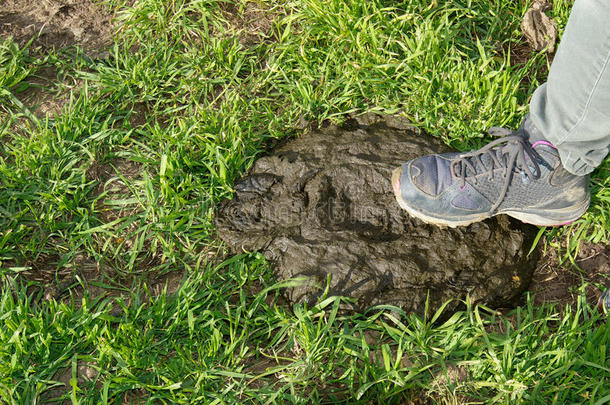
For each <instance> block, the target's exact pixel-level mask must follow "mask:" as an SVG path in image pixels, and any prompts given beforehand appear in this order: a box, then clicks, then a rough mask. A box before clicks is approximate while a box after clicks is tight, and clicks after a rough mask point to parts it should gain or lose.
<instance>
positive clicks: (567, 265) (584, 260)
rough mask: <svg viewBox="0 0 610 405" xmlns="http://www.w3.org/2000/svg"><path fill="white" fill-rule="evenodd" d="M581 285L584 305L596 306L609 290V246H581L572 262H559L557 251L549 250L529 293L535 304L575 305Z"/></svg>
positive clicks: (585, 244)
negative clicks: (586, 303)
mask: <svg viewBox="0 0 610 405" xmlns="http://www.w3.org/2000/svg"><path fill="white" fill-rule="evenodd" d="M581 286H584V293H585V295H586V297H587V302H589V303H595V302H597V301H598V300H599V298H600V296H601V294H602V293H603V292H604V290H605V289H606V288H610V245H605V244H593V243H582V245H581V248H580V250H579V253H578V255H577V256H576V258H574V261H573V262H572V261H569V260H564V261H563V263H561V262H560V257H559V255H558V252H557V249H553V248H550V249H548V250H547V251H546V252H545V254H544V256H543V259H542V260H541V261H540V263H539V265H538V267H537V268H536V271H535V272H534V276H533V278H532V283H531V284H530V287H529V291H530V292H532V294H533V298H534V304H536V305H542V304H544V303H555V304H557V305H558V306H559V307H560V308H561V307H564V306H565V305H566V304H567V305H574V304H576V302H577V300H578V297H579V296H580V295H581V291H580V287H581Z"/></svg>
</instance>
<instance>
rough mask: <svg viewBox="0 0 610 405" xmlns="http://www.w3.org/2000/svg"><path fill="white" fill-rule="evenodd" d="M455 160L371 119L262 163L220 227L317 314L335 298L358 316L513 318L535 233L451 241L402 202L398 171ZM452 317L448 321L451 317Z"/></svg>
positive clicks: (489, 231)
mask: <svg viewBox="0 0 610 405" xmlns="http://www.w3.org/2000/svg"><path fill="white" fill-rule="evenodd" d="M446 151H448V149H447V147H446V146H444V145H442V144H441V143H440V142H439V141H438V140H437V139H434V138H431V137H429V136H427V135H424V134H419V133H416V132H415V131H414V130H412V129H410V128H409V127H408V126H407V125H404V124H402V123H400V122H399V121H397V120H396V119H393V118H384V117H381V116H375V115H366V116H363V117H360V118H358V119H357V120H356V119H352V120H350V121H348V122H347V123H346V124H345V125H344V126H343V127H335V126H330V127H326V128H324V129H320V130H318V131H316V132H314V133H312V134H309V135H305V136H303V137H301V138H298V139H295V140H293V141H291V142H288V143H287V144H285V145H284V146H282V147H279V148H277V149H276V150H273V151H271V152H270V153H269V154H268V155H267V156H264V157H262V158H260V159H259V160H258V161H257V162H256V163H255V164H254V166H253V167H252V169H251V170H250V172H249V173H248V174H247V175H246V176H245V177H244V178H242V179H241V180H240V181H239V182H238V183H237V184H235V194H234V196H233V199H232V200H227V201H224V202H223V203H222V204H221V205H220V207H219V208H218V212H217V216H216V219H215V222H216V226H217V231H218V235H219V236H220V237H221V238H222V239H223V240H224V241H225V242H226V243H227V244H228V245H229V246H230V247H231V248H232V249H233V250H234V251H235V252H242V251H243V250H247V251H253V250H259V251H261V252H263V253H264V255H265V256H266V257H267V259H268V260H270V262H271V264H272V266H273V268H274V272H275V274H276V275H277V278H278V279H280V280H283V279H289V278H293V277H300V276H307V277H309V278H310V280H311V282H309V283H306V284H305V285H302V286H298V287H294V288H290V289H288V290H287V291H286V295H287V297H288V299H289V300H290V301H292V302H302V301H305V302H308V303H309V304H312V303H315V301H316V299H318V298H319V297H320V296H321V294H322V292H323V290H324V287H325V285H326V280H327V276H328V275H329V274H330V275H331V284H330V294H331V295H343V296H349V297H352V298H354V299H355V302H354V304H351V305H350V306H351V308H347V307H346V308H345V309H353V310H363V309H366V308H367V307H370V306H371V305H378V304H391V305H396V306H399V307H402V308H404V309H405V310H407V311H414V312H417V313H420V314H421V313H423V311H424V307H425V303H426V299H427V297H428V295H429V301H430V302H429V308H430V310H432V311H433V310H435V309H436V308H438V307H439V306H440V305H441V304H442V303H443V302H445V301H446V300H448V299H456V300H455V301H453V302H452V304H450V305H449V310H450V311H451V310H455V309H456V308H458V305H459V300H464V299H466V297H467V296H468V297H469V298H470V299H471V300H472V301H473V302H484V303H486V304H487V305H490V306H496V307H506V306H510V305H511V304H513V303H514V302H515V299H516V298H518V296H519V295H520V293H521V292H523V291H524V290H525V289H526V288H527V286H528V284H529V281H530V280H531V276H532V272H533V270H534V267H535V264H536V260H537V256H536V255H535V254H534V255H531V256H529V257H528V256H527V252H528V251H529V249H530V247H531V244H532V241H533V239H534V237H535V235H536V231H537V229H536V228H535V227H532V226H529V225H525V224H522V223H520V222H518V221H516V220H512V219H510V218H508V217H506V216H499V217H495V218H493V219H490V220H487V221H484V222H481V223H478V224H473V225H471V226H468V227H464V228H457V229H442V228H439V227H435V226H431V225H427V224H424V223H422V222H420V221H419V220H417V219H414V218H410V217H409V216H408V215H407V214H406V213H405V212H404V211H403V210H401V209H400V207H399V206H398V204H397V203H396V201H395V200H394V196H393V193H392V187H391V185H390V177H391V172H392V170H393V169H394V168H395V167H396V166H398V165H399V164H400V163H401V162H404V161H406V160H408V159H411V158H413V157H416V156H419V155H423V154H430V153H438V152H446ZM450 311H448V312H450Z"/></svg>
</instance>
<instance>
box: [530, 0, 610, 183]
mask: <svg viewBox="0 0 610 405" xmlns="http://www.w3.org/2000/svg"><path fill="white" fill-rule="evenodd" d="M529 119H531V122H532V123H533V124H534V126H535V127H536V128H537V129H538V130H539V131H540V132H541V133H542V136H543V137H544V138H546V139H547V140H548V141H550V142H551V143H553V144H554V145H555V146H556V147H557V149H558V150H559V155H560V157H561V162H562V164H563V166H564V167H565V168H566V170H568V171H569V172H571V173H573V174H576V175H585V174H587V173H590V172H591V171H593V170H594V169H595V168H596V167H597V166H599V165H600V164H601V162H602V161H603V160H604V158H605V157H606V155H607V154H608V149H609V147H610V0H576V1H575V2H574V6H573V8H572V13H571V14H570V18H569V19H568V23H567V26H566V29H565V32H564V34H563V37H562V39H561V43H560V44H559V47H558V49H557V54H556V55H555V59H554V60H553V63H552V65H551V69H550V71H549V76H548V79H547V82H546V83H545V84H543V85H542V86H540V87H539V88H538V89H536V91H535V92H534V95H533V96H532V99H531V101H530V116H529Z"/></svg>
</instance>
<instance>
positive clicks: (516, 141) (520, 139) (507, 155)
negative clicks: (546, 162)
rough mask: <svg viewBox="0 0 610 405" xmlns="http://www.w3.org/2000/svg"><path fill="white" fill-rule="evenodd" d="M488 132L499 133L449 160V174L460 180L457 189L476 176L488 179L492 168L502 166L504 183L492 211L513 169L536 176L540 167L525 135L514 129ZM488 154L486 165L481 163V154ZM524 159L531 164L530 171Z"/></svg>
mask: <svg viewBox="0 0 610 405" xmlns="http://www.w3.org/2000/svg"><path fill="white" fill-rule="evenodd" d="M488 132H489V134H490V135H492V136H499V137H501V138H500V139H496V140H495V141H492V142H490V143H488V144H487V145H485V146H484V147H482V148H481V149H479V150H476V151H472V152H468V153H463V154H461V155H459V156H458V157H457V158H455V159H454V160H453V161H452V162H451V174H452V175H453V176H454V177H457V178H458V179H459V180H460V188H462V189H463V188H464V187H465V186H466V179H467V178H472V179H473V181H474V183H476V182H477V176H481V175H484V174H488V176H489V177H488V179H489V180H492V179H493V176H494V173H495V171H496V169H503V170H502V176H503V177H504V185H503V187H502V191H501V192H500V195H499V197H498V199H497V200H496V202H495V203H494V204H493V205H492V208H491V210H492V211H495V210H496V209H497V208H498V206H499V205H500V204H501V203H502V200H504V197H505V196H506V192H507V191H508V187H509V186H510V182H511V179H512V176H513V173H514V172H521V173H522V174H524V175H526V176H527V177H528V178H537V177H539V176H540V166H539V165H538V163H537V162H536V160H537V159H536V155H537V153H536V152H535V151H534V149H532V147H531V146H530V145H529V143H528V142H527V140H526V139H525V136H524V135H523V134H520V133H518V132H515V131H511V130H508V129H506V128H501V127H493V128H491V129H489V131H488ZM484 156H488V157H489V158H490V159H487V162H488V166H489V167H488V166H485V164H484V163H483V159H482V158H483V157H484ZM528 162H531V163H532V164H533V168H534V170H533V171H532V169H531V167H530V165H529V164H528Z"/></svg>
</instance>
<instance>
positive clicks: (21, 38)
mask: <svg viewBox="0 0 610 405" xmlns="http://www.w3.org/2000/svg"><path fill="white" fill-rule="evenodd" d="M111 17H112V15H111V13H109V12H108V11H107V10H105V9H103V8H102V7H101V6H100V5H99V4H97V2H95V1H93V0H38V1H31V0H3V4H2V7H1V8H0V38H3V39H5V38H8V37H12V38H13V40H14V41H16V42H17V43H18V44H19V45H21V46H23V45H25V44H26V43H27V42H28V41H29V40H30V39H31V38H35V39H34V41H33V43H32V47H34V48H38V47H41V48H42V49H43V50H49V49H52V48H55V49H59V48H64V47H68V46H73V45H78V46H79V47H80V48H82V49H83V50H84V51H85V52H86V53H87V54H89V55H90V56H95V55H94V54H95V53H96V52H97V51H99V50H100V49H102V48H105V47H106V46H108V45H109V44H110V41H111V33H112V25H111Z"/></svg>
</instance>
